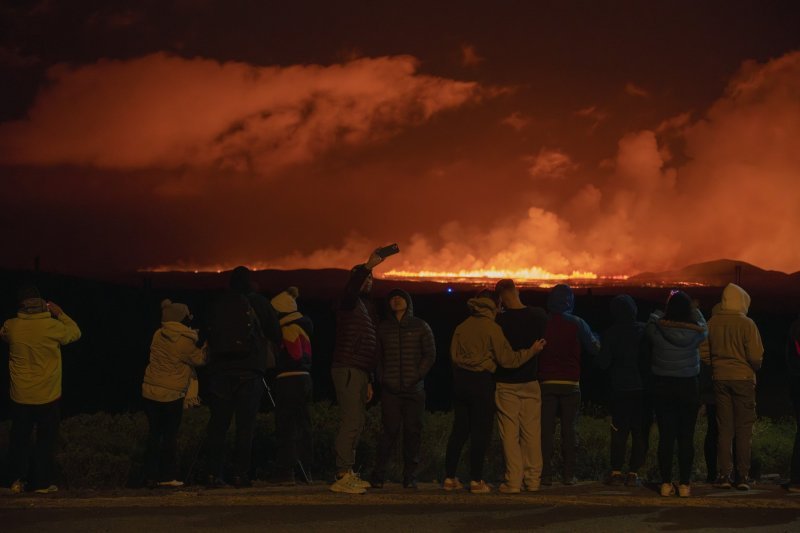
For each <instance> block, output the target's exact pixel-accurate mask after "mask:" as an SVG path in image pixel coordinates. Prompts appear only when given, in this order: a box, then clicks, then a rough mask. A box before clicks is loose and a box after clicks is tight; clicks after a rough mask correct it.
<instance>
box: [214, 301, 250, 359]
mask: <svg viewBox="0 0 800 533" xmlns="http://www.w3.org/2000/svg"><path fill="white" fill-rule="evenodd" d="M262 337H263V333H262V331H261V324H260V323H259V321H258V316H257V315H256V313H255V311H254V310H253V306H252V305H250V300H249V299H248V298H247V296H245V295H244V294H241V293H239V292H235V291H226V292H225V293H223V294H222V296H220V298H219V299H218V300H217V301H216V302H215V304H214V308H213V312H212V315H211V321H210V322H209V325H208V344H209V347H210V348H211V354H212V356H214V357H219V358H221V359H244V358H246V357H248V356H249V355H250V354H251V352H252V351H253V350H254V349H258V344H259V341H260V340H261V338H262Z"/></svg>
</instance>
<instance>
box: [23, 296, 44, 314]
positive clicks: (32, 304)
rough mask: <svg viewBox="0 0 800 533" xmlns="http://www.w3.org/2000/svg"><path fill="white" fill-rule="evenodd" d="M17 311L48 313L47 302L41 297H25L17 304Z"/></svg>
mask: <svg viewBox="0 0 800 533" xmlns="http://www.w3.org/2000/svg"><path fill="white" fill-rule="evenodd" d="M19 313H21V314H24V315H38V314H39V313H50V309H49V308H48V307H47V302H46V301H44V299H42V298H25V299H24V300H22V302H21V303H20V306H19Z"/></svg>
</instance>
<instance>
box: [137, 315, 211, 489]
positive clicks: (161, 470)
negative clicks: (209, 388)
mask: <svg viewBox="0 0 800 533" xmlns="http://www.w3.org/2000/svg"><path fill="white" fill-rule="evenodd" d="M192 318H193V317H192V314H191V313H190V311H189V307H188V306H186V304H182V303H177V302H172V301H171V300H164V301H163V302H161V327H160V328H159V329H158V330H157V331H156V332H155V334H154V335H153V340H152V342H151V343H150V362H149V364H148V365H147V368H146V369H145V371H144V381H143V382H142V397H143V398H144V412H145V414H146V415H147V424H148V428H149V430H148V433H147V445H146V448H145V459H144V469H145V484H146V486H147V487H149V488H155V487H181V486H183V482H182V481H178V475H177V474H178V471H177V470H178V464H177V452H178V432H179V430H180V426H181V418H182V417H183V410H184V408H185V399H186V395H187V392H188V390H189V383H190V382H191V381H192V378H193V376H194V368H195V367H197V366H201V365H204V364H205V363H206V345H205V344H203V345H202V346H198V344H199V336H198V333H197V331H196V330H194V329H192V328H191V327H190V324H191V321H192Z"/></svg>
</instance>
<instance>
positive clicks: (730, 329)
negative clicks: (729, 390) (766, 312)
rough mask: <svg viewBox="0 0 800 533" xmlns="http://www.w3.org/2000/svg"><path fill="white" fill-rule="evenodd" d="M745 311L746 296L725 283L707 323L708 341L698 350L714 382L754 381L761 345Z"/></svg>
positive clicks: (754, 326)
mask: <svg viewBox="0 0 800 533" xmlns="http://www.w3.org/2000/svg"><path fill="white" fill-rule="evenodd" d="M749 308H750V295H749V294H747V293H746V292H745V290H744V289H742V288H741V287H739V286H738V285H736V284H734V283H729V284H728V286H727V287H725V289H724V290H723V291H722V305H721V306H720V307H719V309H718V310H717V312H716V313H715V314H714V315H713V316H712V317H711V320H709V321H708V340H707V342H706V343H704V344H703V345H702V346H701V347H700V356H701V358H702V360H703V363H705V364H707V365H710V366H711V371H712V374H713V378H714V380H715V381H728V380H731V381H736V380H752V381H755V378H756V374H755V373H756V371H757V370H758V369H759V368H761V361H762V358H763V356H764V346H763V345H762V344H761V335H760V334H759V332H758V328H757V327H756V324H755V322H753V321H752V320H751V319H750V318H749V317H748V316H747V312H748V310H749Z"/></svg>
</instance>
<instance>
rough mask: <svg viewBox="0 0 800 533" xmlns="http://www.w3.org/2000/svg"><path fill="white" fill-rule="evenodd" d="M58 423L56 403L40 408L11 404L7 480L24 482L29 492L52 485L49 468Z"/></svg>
mask: <svg viewBox="0 0 800 533" xmlns="http://www.w3.org/2000/svg"><path fill="white" fill-rule="evenodd" d="M60 421H61V410H60V407H59V400H56V401H54V402H50V403H46V404H42V405H30V404H22V403H17V402H15V401H13V400H12V401H11V435H10V442H9V448H10V449H9V464H10V468H11V479H12V481H16V480H18V479H19V480H28V481H29V485H30V488H33V489H40V488H45V487H49V486H50V484H51V483H52V482H53V465H54V459H55V454H56V445H57V444H58V426H59V423H60ZM34 426H36V442H35V443H34V445H33V473H32V476H31V477H28V467H29V462H30V452H31V433H33V428H34Z"/></svg>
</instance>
